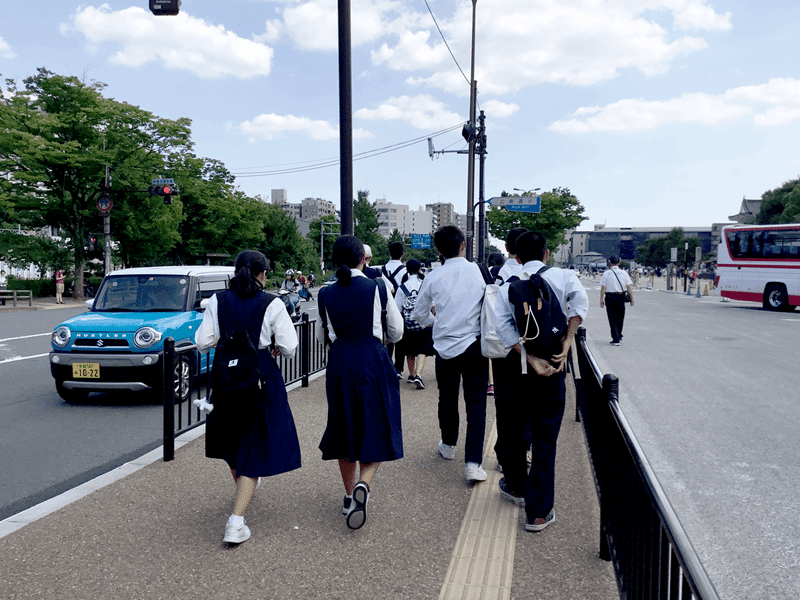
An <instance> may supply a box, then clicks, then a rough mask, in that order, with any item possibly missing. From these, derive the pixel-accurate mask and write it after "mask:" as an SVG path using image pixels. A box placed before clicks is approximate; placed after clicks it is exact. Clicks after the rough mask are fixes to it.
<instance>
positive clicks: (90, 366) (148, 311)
mask: <svg viewBox="0 0 800 600" xmlns="http://www.w3.org/2000/svg"><path fill="white" fill-rule="evenodd" d="M231 277H233V267H210V266H192V267H140V268H135V269H124V270H121V271H114V272H113V273H110V274H109V275H107V276H106V277H105V279H103V283H102V284H101V285H100V289H99V290H98V292H97V295H96V296H95V298H94V299H93V300H87V302H86V306H87V308H89V309H90V312H86V313H83V314H82V315H78V316H77V317H73V318H71V319H68V320H67V321H64V322H63V323H61V324H60V325H59V326H58V327H56V328H55V330H54V331H53V336H52V340H51V341H52V345H53V351H52V352H51V353H50V372H51V374H52V375H53V377H54V378H55V380H56V390H57V391H58V394H59V395H60V396H61V397H62V398H63V399H64V400H66V401H67V402H75V401H80V400H83V399H85V398H86V397H87V396H88V395H89V393H90V392H93V391H113V390H131V391H143V390H154V391H155V392H157V393H159V394H160V393H161V391H162V386H163V384H162V382H163V374H162V373H163V358H164V340H165V339H166V338H167V337H171V338H173V339H174V340H175V347H176V349H178V348H180V347H182V346H187V345H192V344H194V335H195V332H196V331H197V328H198V327H199V326H200V323H201V322H202V320H203V310H204V309H205V304H207V303H206V302H202V301H203V300H207V299H208V298H210V297H211V296H213V295H214V294H215V293H217V292H221V291H223V290H226V289H227V288H228V281H229V280H230V278H231ZM201 302H202V305H201ZM180 356H181V358H180V360H179V361H177V364H176V365H175V366H174V377H173V381H174V386H175V395H176V401H183V400H186V399H188V397H189V393H190V388H189V384H190V378H189V376H190V373H191V370H192V369H193V368H194V367H195V365H194V364H193V363H192V360H194V358H193V357H194V353H186V354H182V355H180ZM201 360H202V363H201V365H200V370H201V371H205V370H206V366H207V365H206V364H205V360H206V359H205V356H203V358H202V359H201Z"/></svg>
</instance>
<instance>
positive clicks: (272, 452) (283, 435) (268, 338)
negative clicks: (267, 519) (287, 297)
mask: <svg viewBox="0 0 800 600" xmlns="http://www.w3.org/2000/svg"><path fill="white" fill-rule="evenodd" d="M234 268H235V271H236V274H235V276H234V278H233V279H232V280H231V282H230V289H228V290H226V291H225V292H221V293H219V294H215V295H214V296H212V297H211V299H210V300H209V303H208V306H207V307H206V311H205V314H204V315H203V322H202V324H201V325H200V327H199V328H198V330H197V333H196V335H195V343H196V344H197V347H198V349H199V350H200V352H203V351H206V350H207V349H209V348H213V347H214V346H216V345H217V341H218V340H219V339H221V337H222V334H224V333H225V332H230V331H236V330H239V329H240V328H245V327H248V328H249V329H248V331H249V334H250V339H251V340H253V342H254V344H255V342H256V340H258V343H257V347H258V362H259V370H260V372H261V376H262V386H261V389H258V388H254V389H252V390H250V389H248V390H243V391H239V390H237V391H236V392H227V393H222V392H216V391H214V390H212V395H211V401H212V403H213V408H212V410H211V412H209V414H208V419H207V421H206V456H207V457H209V458H219V459H222V460H224V461H225V462H227V463H228V466H229V467H230V469H231V475H233V480H234V482H235V483H236V499H235V501H234V507H233V514H232V515H231V516H230V518H229V519H228V523H227V524H226V526H225V535H224V537H223V538H222V540H223V542H227V543H230V544H240V543H242V542H244V541H245V540H247V539H249V538H250V529H249V527H248V526H247V525H246V524H245V522H244V512H245V510H246V509H247V506H248V505H249V504H250V500H251V499H252V498H253V493H254V492H255V489H256V487H257V486H258V483H259V480H260V478H261V477H267V476H270V475H278V474H279V473H286V472H287V471H292V470H294V469H297V468H299V467H300V444H299V442H298V439H297V430H296V429H295V424H294V418H293V417H292V411H291V409H290V408H289V401H288V398H287V395H286V386H285V385H284V382H283V375H282V374H281V371H280V368H279V367H278V363H277V362H275V358H274V357H275V356H278V355H279V354H283V355H284V356H287V357H291V356H294V353H295V350H296V348H297V334H296V333H295V329H294V324H293V323H292V320H291V318H290V317H289V314H288V313H287V312H286V305H285V304H284V303H283V300H281V299H280V298H279V297H278V296H274V295H272V294H265V293H264V291H263V288H264V282H265V280H266V269H267V259H266V258H265V257H264V255H263V254H261V252H258V251H256V250H245V251H244V252H241V253H240V254H239V256H238V257H236V263H235V266H234ZM248 323H249V325H248Z"/></svg>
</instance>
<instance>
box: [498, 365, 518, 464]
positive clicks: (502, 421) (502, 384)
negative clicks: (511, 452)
mask: <svg viewBox="0 0 800 600" xmlns="http://www.w3.org/2000/svg"><path fill="white" fill-rule="evenodd" d="M512 353H513V354H517V353H516V351H514V350H512ZM517 356H519V355H517ZM507 371H508V368H507V367H506V359H505V358H493V359H492V378H493V379H494V413H495V423H496V424H497V441H496V442H495V444H494V452H495V454H496V455H497V462H498V463H500V466H503V463H504V462H505V457H506V440H507V439H508V423H509V418H511V417H510V416H509V411H508V372H507Z"/></svg>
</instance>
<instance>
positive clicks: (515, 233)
mask: <svg viewBox="0 0 800 600" xmlns="http://www.w3.org/2000/svg"><path fill="white" fill-rule="evenodd" d="M526 231H528V229H527V228H525V227H513V228H511V229H509V230H508V233H507V234H506V248H508V253H509V254H514V255H516V253H517V238H518V237H519V236H521V235H522V234H523V233H525V232H526Z"/></svg>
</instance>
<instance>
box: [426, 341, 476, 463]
mask: <svg viewBox="0 0 800 600" xmlns="http://www.w3.org/2000/svg"><path fill="white" fill-rule="evenodd" d="M462 381H463V386H464V404H465V405H466V410H467V436H466V442H465V443H464V454H465V456H464V462H474V463H478V464H481V463H482V462H483V439H484V436H485V434H486V388H487V386H488V385H489V359H488V358H486V357H484V356H483V354H481V344H480V341H479V340H477V339H476V340H475V342H474V343H473V344H472V345H471V346H470V347H469V348H467V349H466V350H465V351H464V352H463V353H462V354H459V355H458V356H456V357H455V358H450V359H444V358H442V357H441V356H439V355H438V354H437V355H436V382H437V384H438V386H439V429H440V430H441V432H442V441H443V442H444V443H445V444H447V445H448V446H455V445H456V442H458V426H459V416H458V388H459V384H461V383H462Z"/></svg>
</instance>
